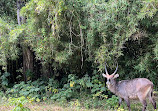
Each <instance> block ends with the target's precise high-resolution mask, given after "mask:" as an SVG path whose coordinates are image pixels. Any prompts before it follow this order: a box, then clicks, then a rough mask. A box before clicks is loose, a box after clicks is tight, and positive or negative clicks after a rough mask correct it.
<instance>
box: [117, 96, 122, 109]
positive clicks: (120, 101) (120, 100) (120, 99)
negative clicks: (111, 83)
mask: <svg viewBox="0 0 158 111" xmlns="http://www.w3.org/2000/svg"><path fill="white" fill-rule="evenodd" d="M121 103H122V98H120V97H119V104H118V107H117V109H118V108H119V107H120V105H121Z"/></svg>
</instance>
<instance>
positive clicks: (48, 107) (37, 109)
mask: <svg viewBox="0 0 158 111" xmlns="http://www.w3.org/2000/svg"><path fill="white" fill-rule="evenodd" d="M155 99H156V102H157V108H158V96H157V97H155ZM147 103H148V106H147V110H146V111H154V109H153V106H152V104H151V103H149V102H147ZM64 104H66V103H64ZM24 106H25V107H27V108H29V109H31V111H128V110H127V107H126V104H125V103H124V102H123V104H122V105H121V108H120V109H118V110H116V109H110V110H105V109H104V108H97V109H86V108H82V107H76V106H65V105H64V106H63V105H62V106H61V105H59V104H58V103H51V104H50V103H47V102H39V103H35V102H34V103H29V104H26V105H24ZM12 109H14V106H11V105H7V104H6V103H1V104H0V111H12ZM131 110H132V111H141V110H142V105H141V103H140V102H139V101H132V102H131ZM155 111H158V109H157V110H155Z"/></svg>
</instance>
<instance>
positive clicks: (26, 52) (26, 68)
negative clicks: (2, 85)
mask: <svg viewBox="0 0 158 111" xmlns="http://www.w3.org/2000/svg"><path fill="white" fill-rule="evenodd" d="M28 73H33V53H32V51H31V50H30V49H29V48H28V47H27V46H26V47H25V46H23V74H24V81H25V82H27V80H28V76H29V75H27V74H28Z"/></svg>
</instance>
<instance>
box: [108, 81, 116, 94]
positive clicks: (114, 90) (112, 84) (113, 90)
mask: <svg viewBox="0 0 158 111" xmlns="http://www.w3.org/2000/svg"><path fill="white" fill-rule="evenodd" d="M108 88H109V90H110V91H111V92H113V93H114V94H116V93H117V82H116V80H113V81H112V82H111V84H110V85H109V86H108Z"/></svg>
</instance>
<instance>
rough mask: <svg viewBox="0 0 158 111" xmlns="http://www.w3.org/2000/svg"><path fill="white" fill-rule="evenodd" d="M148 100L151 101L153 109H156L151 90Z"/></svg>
mask: <svg viewBox="0 0 158 111" xmlns="http://www.w3.org/2000/svg"><path fill="white" fill-rule="evenodd" d="M149 101H150V102H151V103H152V105H153V107H154V109H156V102H155V100H154V98H153V92H151V93H149Z"/></svg>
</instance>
